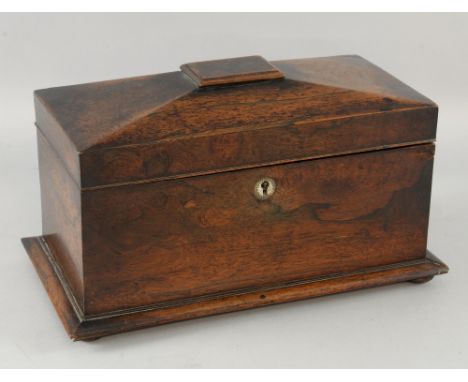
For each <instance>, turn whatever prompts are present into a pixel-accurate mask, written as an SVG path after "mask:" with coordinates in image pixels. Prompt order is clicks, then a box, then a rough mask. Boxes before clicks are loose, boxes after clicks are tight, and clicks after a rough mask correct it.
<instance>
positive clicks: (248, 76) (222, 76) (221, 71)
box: [180, 56, 284, 87]
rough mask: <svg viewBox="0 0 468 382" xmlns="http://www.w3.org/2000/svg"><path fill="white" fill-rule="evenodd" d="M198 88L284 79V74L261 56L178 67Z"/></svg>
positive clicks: (194, 63) (195, 63)
mask: <svg viewBox="0 0 468 382" xmlns="http://www.w3.org/2000/svg"><path fill="white" fill-rule="evenodd" d="M180 69H181V70H182V72H183V73H185V74H186V75H187V76H189V77H190V78H191V79H192V80H193V81H194V82H195V83H196V84H197V86H199V87H206V86H216V85H233V84H240V83H246V82H254V81H265V80H275V79H281V78H284V74H283V73H281V71H279V70H278V69H277V68H275V67H274V66H273V65H271V64H270V63H269V62H268V61H267V60H265V59H264V58H263V57H261V56H248V57H236V58H228V59H224V60H213V61H202V62H192V63H189V64H184V65H182V66H181V67H180Z"/></svg>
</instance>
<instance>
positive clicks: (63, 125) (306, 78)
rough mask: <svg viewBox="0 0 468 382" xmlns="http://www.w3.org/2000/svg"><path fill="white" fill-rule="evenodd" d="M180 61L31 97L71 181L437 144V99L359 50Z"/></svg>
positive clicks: (161, 175)
mask: <svg viewBox="0 0 468 382" xmlns="http://www.w3.org/2000/svg"><path fill="white" fill-rule="evenodd" d="M181 68H182V71H179V72H171V73H165V74H159V75H151V76H144V77H137V78H129V79H123V80H114V81H106V82H98V83H90V84H83V85H74V86H65V87H59V88H51V89H45V90H39V91H36V92H35V96H36V120H37V125H38V127H39V129H40V130H41V131H42V132H43V133H44V134H45V135H46V137H48V138H49V141H50V142H51V143H52V145H54V146H60V147H58V150H57V151H59V153H60V151H61V150H63V151H64V150H67V153H65V152H62V154H63V158H64V161H65V162H66V165H68V166H72V167H73V166H74V168H73V169H70V173H71V174H72V176H74V177H76V179H75V180H76V181H77V183H78V184H79V185H80V186H81V187H84V188H87V187H99V186H103V185H116V184H120V183H128V182H133V181H142V180H156V179H166V178H171V177H178V176H188V175H197V174H202V173H205V172H215V171H221V170H224V169H235V168H243V167H252V166H260V165H265V164H271V163H280V162H285V161H291V160H300V159H308V158H314V157H320V156H327V155H338V154H342V153H349V152H356V151H362V150H370V149H379V148H382V147H385V146H394V145H405V144H414V143H419V142H423V141H430V140H433V139H435V128H436V121H437V106H436V105H435V104H434V103H433V102H432V101H431V100H429V99H428V98H426V97H424V96H423V95H421V94H419V93H418V92H416V91H415V90H413V89H411V88H410V87H408V86H406V85H405V84H403V83H402V82H401V81H399V80H397V79H396V78H394V77H393V76H391V75H389V74H388V73H386V72H384V71H383V70H381V69H379V68H378V67H376V66H375V65H373V64H371V63H370V62H368V61H366V60H364V59H363V58H361V57H359V56H337V57H325V58H312V59H301V60H287V61H275V62H271V63H269V62H268V61H266V60H264V59H263V58H261V57H258V56H253V57H243V58H238V59H230V60H219V61H209V62H202V63H192V64H186V65H183V66H182V67H181ZM73 150H74V151H75V152H76V156H77V162H78V164H74V163H73V158H72V157H73V155H70V153H69V152H70V151H73ZM67 158H68V159H67ZM116 158H118V160H117V159H116ZM116 161H117V162H118V163H119V165H118V166H117V165H116V164H115V163H116ZM112 162H113V163H112ZM124 162H126V163H124Z"/></svg>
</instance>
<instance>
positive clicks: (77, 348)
mask: <svg viewBox="0 0 468 382" xmlns="http://www.w3.org/2000/svg"><path fill="white" fill-rule="evenodd" d="M352 53H355V54H360V55H362V56H364V57H365V58H367V59H369V60H370V61H372V62H374V63H375V64H377V65H379V66H381V67H382V68H384V69H385V70H387V71H389V72H390V73H392V74H394V75H395V76H397V77H398V78H400V79H401V80H403V81H404V82H406V83H408V84H409V85H411V86H413V87H414V88H416V89H417V90H419V91H420V92H422V93H423V94H425V95H426V96H428V97H429V98H431V99H433V100H434V101H436V102H437V103H438V104H439V107H440V114H439V126H438V137H437V153H436V163H435V171H434V184H433V193H432V207H431V208H432V209H431V219H430V230H429V248H430V249H431V250H432V251H433V252H434V253H435V254H436V255H438V256H439V257H440V258H441V259H442V260H444V261H445V262H446V263H448V264H449V266H450V267H451V270H450V273H449V274H447V275H444V276H440V277H436V278H435V279H434V280H433V281H431V282H430V283H428V284H424V285H412V284H400V285H394V286H390V287H384V288H379V289H374V290H366V291H359V292H352V293H348V294H343V295H337V296H330V297H324V298H319V299H314V300H309V301H302V302H297V303H289V304H284V305H278V306H273V307H268V308H262V309H257V310H251V311H245V312H238V313H231V314H227V315H222V316H216V317H209V318H203V319H198V320H193V321H188V322H182V323H176V324H171V325H167V326H162V327H157V328H152V329H146V330H142V331H137V332H133V333H127V334H122V335H117V336H112V337H108V338H103V339H101V340H99V341H97V342H93V343H84V342H78V343H73V342H71V341H70V340H69V339H68V337H67V336H66V334H65V331H64V330H63V328H62V326H61V323H60V321H59V319H58V317H57V315H56V314H55V311H54V310H53V307H52V305H51V303H50V302H49V300H48V297H47V296H46V293H45V291H44V290H43V288H42V285H41V284H40V281H39V279H38V278H37V276H36V274H35V271H34V269H33V267H32V265H31V264H30V262H29V259H28V257H27V255H26V253H25V252H24V250H23V248H22V247H21V245H20V241H19V239H20V237H24V236H35V235H38V234H40V232H41V224H40V221H41V218H40V197H39V180H38V169H37V153H36V136H35V128H34V125H33V122H34V113H33V102H32V91H33V90H34V89H40V88H45V87H52V86H60V85H69V84H75V83H80V82H90V81H98V80H104V79H112V78H120V77H129V76H136V75H142V74H150V73H158V72H165V71H173V70H177V69H178V67H179V65H180V64H182V63H185V62H191V61H197V60H209V59H216V58H225V57H235V56H245V55H250V54H261V55H263V56H264V57H265V58H267V59H269V60H276V59H289V58H301V57H315V56H328V55H337V54H352ZM467 90H468V15H466V14H465V15H464V14H190V15H189V14H187V15H184V14H178V15H174V14H172V15H171V14H165V15H161V14H159V15H158V14H113V15H109V14H107V15H106V14H93V15H87V14H66V15H63V14H35V15H28V14H22V15H14V14H0V124H1V127H0V179H1V180H0V182H1V183H0V202H1V207H2V210H1V213H0V249H1V252H0V367H175V368H182V367H185V368H187V367H234V368H236V367H247V368H250V367H256V368H262V367H270V368H271V367H307V368H316V367H326V368H328V367H336V368H341V367H352V368H355V367H362V368H367V367H374V368H380V367H389V368H393V367H400V368H406V367H468V350H467V349H468V286H467V278H466V275H467V273H468V260H467V255H466V249H465V248H466V238H467V237H468V233H467V232H466V231H467V229H468V218H467V216H468V203H467V202H468V180H467V175H468V158H467V157H468V126H467V121H468V118H467V112H468V91H467Z"/></svg>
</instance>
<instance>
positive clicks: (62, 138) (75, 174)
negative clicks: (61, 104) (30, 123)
mask: <svg viewBox="0 0 468 382" xmlns="http://www.w3.org/2000/svg"><path fill="white" fill-rule="evenodd" d="M39 94H40V92H38V91H36V92H35V94H34V108H35V112H36V125H37V127H38V128H39V130H40V131H41V133H42V134H43V135H44V137H46V138H47V141H48V142H49V143H50V144H51V146H52V147H53V148H54V150H55V152H56V153H57V154H58V156H59V157H60V158H61V159H60V161H61V162H62V163H63V165H64V167H65V169H66V170H67V172H68V173H69V174H70V175H71V177H72V178H73V180H74V181H75V182H76V183H77V184H80V167H79V160H78V152H77V150H76V148H75V147H74V145H73V143H72V142H71V141H70V139H69V137H68V136H67V135H66V133H65V131H64V130H63V128H62V127H61V126H60V124H59V123H58V122H57V120H56V119H55V117H54V115H53V113H52V111H51V110H49V108H48V106H47V105H46V103H45V101H43V100H42V98H41V96H40V95H39Z"/></svg>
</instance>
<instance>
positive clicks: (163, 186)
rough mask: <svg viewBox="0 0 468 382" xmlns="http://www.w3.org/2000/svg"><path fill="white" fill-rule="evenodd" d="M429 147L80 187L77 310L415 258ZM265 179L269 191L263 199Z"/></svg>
mask: <svg viewBox="0 0 468 382" xmlns="http://www.w3.org/2000/svg"><path fill="white" fill-rule="evenodd" d="M433 154H434V146H433V145H432V144H425V145H417V146H412V147H407V148H400V149H391V150H381V151H376V152H369V153H362V154H353V155H344V156H339V157H332V158H325V159H318V160H308V161H302V162H296V163H290V164H284V165H277V166H268V167H262V168H255V169H247V170H240V171H232V172H225V173H219V174H213V175H207V176H197V177H190V178H183V179H174V180H167V181H159V182H152V183H142V184H131V185H126V186H120V187H109V188H101V189H96V190H87V191H85V192H83V194H82V195H83V200H82V207H83V251H84V258H83V261H84V279H85V311H86V314H89V315H92V314H100V313H105V312H110V311H114V310H118V309H126V308H133V307H138V306H141V305H151V304H165V303H171V302H174V301H177V300H181V299H191V298H197V297H199V296H205V295H210V294H215V293H227V292H229V291H233V290H251V289H255V288H259V287H265V286H272V285H280V284H283V283H286V282H290V281H293V280H306V279H309V278H313V277H317V276H321V275H328V274H331V273H337V272H350V271H355V270H359V269H362V268H366V267H372V266H378V265H385V264H391V263H397V262H401V261H406V260H412V259H418V258H422V257H424V256H425V251H426V236H427V225H428V215H429V203H430V188H431V175H432V162H433ZM264 177H268V178H271V179H273V180H274V181H275V182H276V189H275V191H274V193H273V194H272V195H271V196H270V197H268V198H266V199H264V200H261V199H259V198H257V197H256V195H255V185H256V183H257V182H258V181H259V180H260V179H262V178H264ZM260 188H261V187H260ZM267 191H268V192H269V191H271V189H270V190H267Z"/></svg>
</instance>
